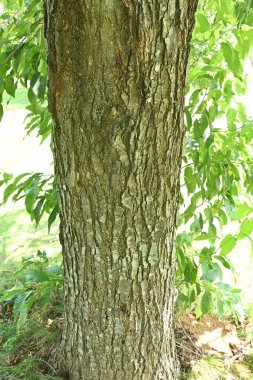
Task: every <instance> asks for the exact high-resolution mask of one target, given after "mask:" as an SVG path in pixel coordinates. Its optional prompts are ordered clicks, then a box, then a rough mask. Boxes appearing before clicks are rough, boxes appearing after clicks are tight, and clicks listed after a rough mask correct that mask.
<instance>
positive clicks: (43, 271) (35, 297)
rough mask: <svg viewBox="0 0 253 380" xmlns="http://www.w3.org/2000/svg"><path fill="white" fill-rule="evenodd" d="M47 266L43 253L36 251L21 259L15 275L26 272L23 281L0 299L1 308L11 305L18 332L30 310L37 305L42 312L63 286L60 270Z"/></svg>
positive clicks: (44, 253)
mask: <svg viewBox="0 0 253 380" xmlns="http://www.w3.org/2000/svg"><path fill="white" fill-rule="evenodd" d="M51 260H52V259H51ZM49 264H50V259H49V258H48V257H47V255H46V252H45V251H43V252H41V251H38V252H37V254H36V256H35V257H34V256H30V257H28V258H23V260H22V265H21V266H20V268H19V269H18V271H16V274H18V273H20V272H23V271H27V270H28V274H27V275H26V279H25V281H24V282H23V283H18V284H16V285H15V286H13V287H12V288H11V289H7V290H6V291H4V293H3V294H2V296H1V297H0V303H3V308H6V307H7V306H8V304H9V303H11V304H13V314H14V318H15V319H16V321H17V329H18V330H20V329H21V328H22V327H23V326H24V325H25V323H26V320H27V316H28V312H29V311H30V310H31V308H32V307H33V306H34V305H36V304H38V305H39V307H40V310H41V312H42V311H43V310H44V309H45V306H46V304H47V302H48V301H49V299H50V298H51V297H52V295H53V293H54V292H55V291H56V290H57V289H59V288H61V287H62V285H63V274H62V268H61V267H60V266H58V265H49Z"/></svg>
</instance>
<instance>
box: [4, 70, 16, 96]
mask: <svg viewBox="0 0 253 380" xmlns="http://www.w3.org/2000/svg"><path fill="white" fill-rule="evenodd" d="M4 87H5V91H6V92H7V93H8V94H9V95H11V96H12V97H15V90H16V88H15V84H14V79H13V77H12V76H11V75H7V76H6V78H5V84H4Z"/></svg>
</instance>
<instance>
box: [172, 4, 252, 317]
mask: <svg viewBox="0 0 253 380" xmlns="http://www.w3.org/2000/svg"><path fill="white" fill-rule="evenodd" d="M196 22H197V24H196V28H195V32H194V36H193V41H192V57H191V67H190V71H189V77H188V83H187V89H186V94H187V95H186V107H185V122H186V128H187V135H186V137H187V144H186V148H185V154H184V157H183V169H182V177H183V178H182V183H183V185H182V193H181V210H180V220H179V225H180V226H181V227H179V234H178V236H177V258H178V270H177V283H178V286H179V297H178V301H179V303H180V305H181V307H182V306H183V308H187V307H189V306H190V305H192V304H194V303H195V302H197V316H198V317H199V316H201V315H202V314H205V313H207V312H208V311H210V310H213V308H216V310H217V311H218V314H219V315H222V314H223V312H224V309H231V307H232V306H233V305H237V304H238V302H239V301H240V297H239V294H238V291H237V290H235V289H231V288H230V287H229V286H228V285H227V284H224V283H223V282H222V281H223V271H224V269H230V270H233V268H232V265H231V262H230V260H229V256H228V254H229V253H230V252H231V251H232V249H233V248H235V247H236V244H237V241H238V240H240V239H244V238H248V239H250V241H251V243H252V240H251V237H250V235H251V233H252V231H253V219H252V205H251V202H252V201H251V198H250V196H251V195H252V193H253V186H252V185H253V182H252V165H253V159H252V157H253V156H252V151H253V150H252V148H253V128H252V127H253V121H252V120H249V119H248V118H247V115H246V111H245V107H244V105H243V104H242V103H241V102H240V96H242V95H244V94H245V92H246V89H247V86H246V79H247V78H246V72H245V61H246V60H249V57H250V54H251V50H252V46H253V45H252V41H253V28H252V26H253V2H252V1H233V0H221V1H218V0H213V1H205V2H204V1H203V2H201V6H200V7H199V10H198V14H197V17H196ZM230 221H238V222H239V224H240V227H239V230H238V232H237V233H236V234H235V235H232V234H227V235H225V236H224V237H223V236H222V229H223V227H224V226H225V225H227V224H228V223H229V222H230ZM200 247H201V248H200ZM235 307H236V306H235Z"/></svg>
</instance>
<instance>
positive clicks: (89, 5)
mask: <svg viewBox="0 0 253 380" xmlns="http://www.w3.org/2000/svg"><path fill="white" fill-rule="evenodd" d="M196 6H197V0H166V1H164V0H160V1H157V0H76V1H70V0H61V1H59V0H45V21H46V22H45V31H46V37H47V41H48V68H49V106H50V111H51V112H52V116H53V120H54V129H53V142H54V158H55V174H56V178H57V182H58V188H59V198H60V220H61V226H60V237H61V243H62V249H63V260H64V271H65V322H64V329H63V334H62V338H61V343H60V345H59V347H58V349H57V352H56V359H55V360H56V364H57V368H58V369H60V370H61V371H63V372H65V373H66V374H67V375H68V376H69V377H70V379H72V380H80V379H83V380H106V379H108V380H158V379H166V380H172V379H173V380H175V379H176V378H177V360H176V353H175V344H174V335H173V305H174V282H173V273H174V256H173V246H174V233H175V225H176V213H177V206H178V193H179V171H180V163H181V151H182V143H183V135H184V126H183V106H184V88H185V77H186V67H187V61H188V55H189V46H190V38H191V33H192V29H193V24H194V13H195V10H196Z"/></svg>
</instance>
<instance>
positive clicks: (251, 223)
mask: <svg viewBox="0 0 253 380" xmlns="http://www.w3.org/2000/svg"><path fill="white" fill-rule="evenodd" d="M252 231H253V220H252V219H244V221H243V222H242V224H241V228H240V232H239V234H238V235H237V237H236V238H237V240H240V239H243V238H246V237H249V236H250V234H251V233H252Z"/></svg>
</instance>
